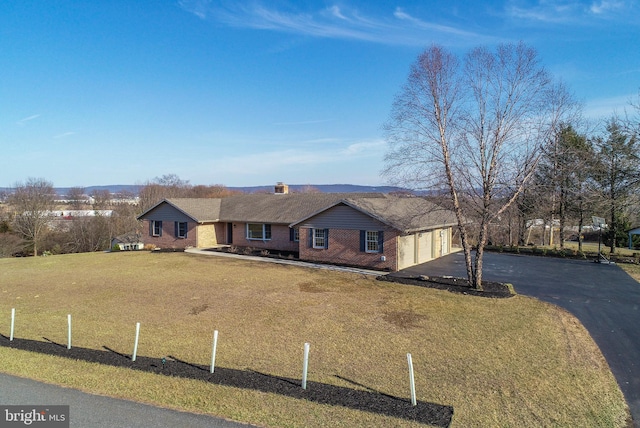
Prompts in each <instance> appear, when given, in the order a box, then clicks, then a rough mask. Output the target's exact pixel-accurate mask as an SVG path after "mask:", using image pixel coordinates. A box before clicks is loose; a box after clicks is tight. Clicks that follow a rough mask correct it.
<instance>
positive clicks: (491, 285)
mask: <svg viewBox="0 0 640 428" xmlns="http://www.w3.org/2000/svg"><path fill="white" fill-rule="evenodd" d="M376 279H378V280H379V281H389V282H397V283H400V284H407V285H417V286H419V287H427V288H437V289H438V290H446V291H450V292H452V293H461V294H469V295H471V296H479V297H491V298H497V299H504V298H509V297H513V296H515V292H514V291H513V287H512V286H511V284H504V283H501V282H490V281H482V287H483V288H484V290H482V291H479V290H476V289H475V288H472V287H471V286H470V285H469V283H468V282H467V280H466V279H464V278H455V277H450V276H426V275H420V276H397V275H380V276H378V277H376Z"/></svg>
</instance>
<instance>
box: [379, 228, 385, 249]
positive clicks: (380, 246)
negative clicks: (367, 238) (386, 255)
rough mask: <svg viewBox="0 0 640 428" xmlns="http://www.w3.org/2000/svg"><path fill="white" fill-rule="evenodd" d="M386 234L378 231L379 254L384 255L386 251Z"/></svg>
mask: <svg viewBox="0 0 640 428" xmlns="http://www.w3.org/2000/svg"><path fill="white" fill-rule="evenodd" d="M383 244H384V232H383V231H382V230H380V231H378V252H380V253H382V252H383V251H384V248H383Z"/></svg>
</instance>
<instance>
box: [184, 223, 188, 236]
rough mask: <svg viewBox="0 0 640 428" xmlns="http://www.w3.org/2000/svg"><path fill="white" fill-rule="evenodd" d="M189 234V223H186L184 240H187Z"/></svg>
mask: <svg viewBox="0 0 640 428" xmlns="http://www.w3.org/2000/svg"><path fill="white" fill-rule="evenodd" d="M188 234H189V223H187V222H186V221H185V222H184V239H187V235H188Z"/></svg>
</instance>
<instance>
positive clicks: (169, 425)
mask: <svg viewBox="0 0 640 428" xmlns="http://www.w3.org/2000/svg"><path fill="white" fill-rule="evenodd" d="M0 404H3V405H24V404H31V405H58V404H63V405H69V406H70V407H69V413H70V423H69V425H70V426H71V427H79V428H149V427H154V428H176V427H189V428H241V427H243V428H246V427H249V426H250V425H244V424H240V423H236V422H230V421H226V420H223V419H218V418H213V417H211V416H205V415H197V414H192V413H184V412H177V411H174V410H168V409H163V408H160V407H154V406H148V405H145V404H140V403H135V402H132V401H126V400H118V399H115V398H110V397H103V396H99V395H91V394H86V393H84V392H80V391H78V390H75V389H70V388H62V387H59V386H55V385H49V384H46V383H41V382H36V381H33V380H30V379H23V378H19V377H15V376H9V375H6V374H2V373H0Z"/></svg>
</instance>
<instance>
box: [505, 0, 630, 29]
mask: <svg viewBox="0 0 640 428" xmlns="http://www.w3.org/2000/svg"><path fill="white" fill-rule="evenodd" d="M633 9H634V7H633V3H632V1H630V0H593V1H591V2H585V1H580V0H536V1H534V2H528V1H525V0H509V1H508V2H507V3H506V6H505V11H506V14H507V16H508V17H509V18H512V19H519V20H527V21H532V22H542V23H575V24H581V25H586V24H588V23H589V21H588V19H589V18H598V19H603V18H609V17H613V16H618V15H619V14H620V13H626V12H628V13H632V12H633ZM585 20H586V21H585Z"/></svg>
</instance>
